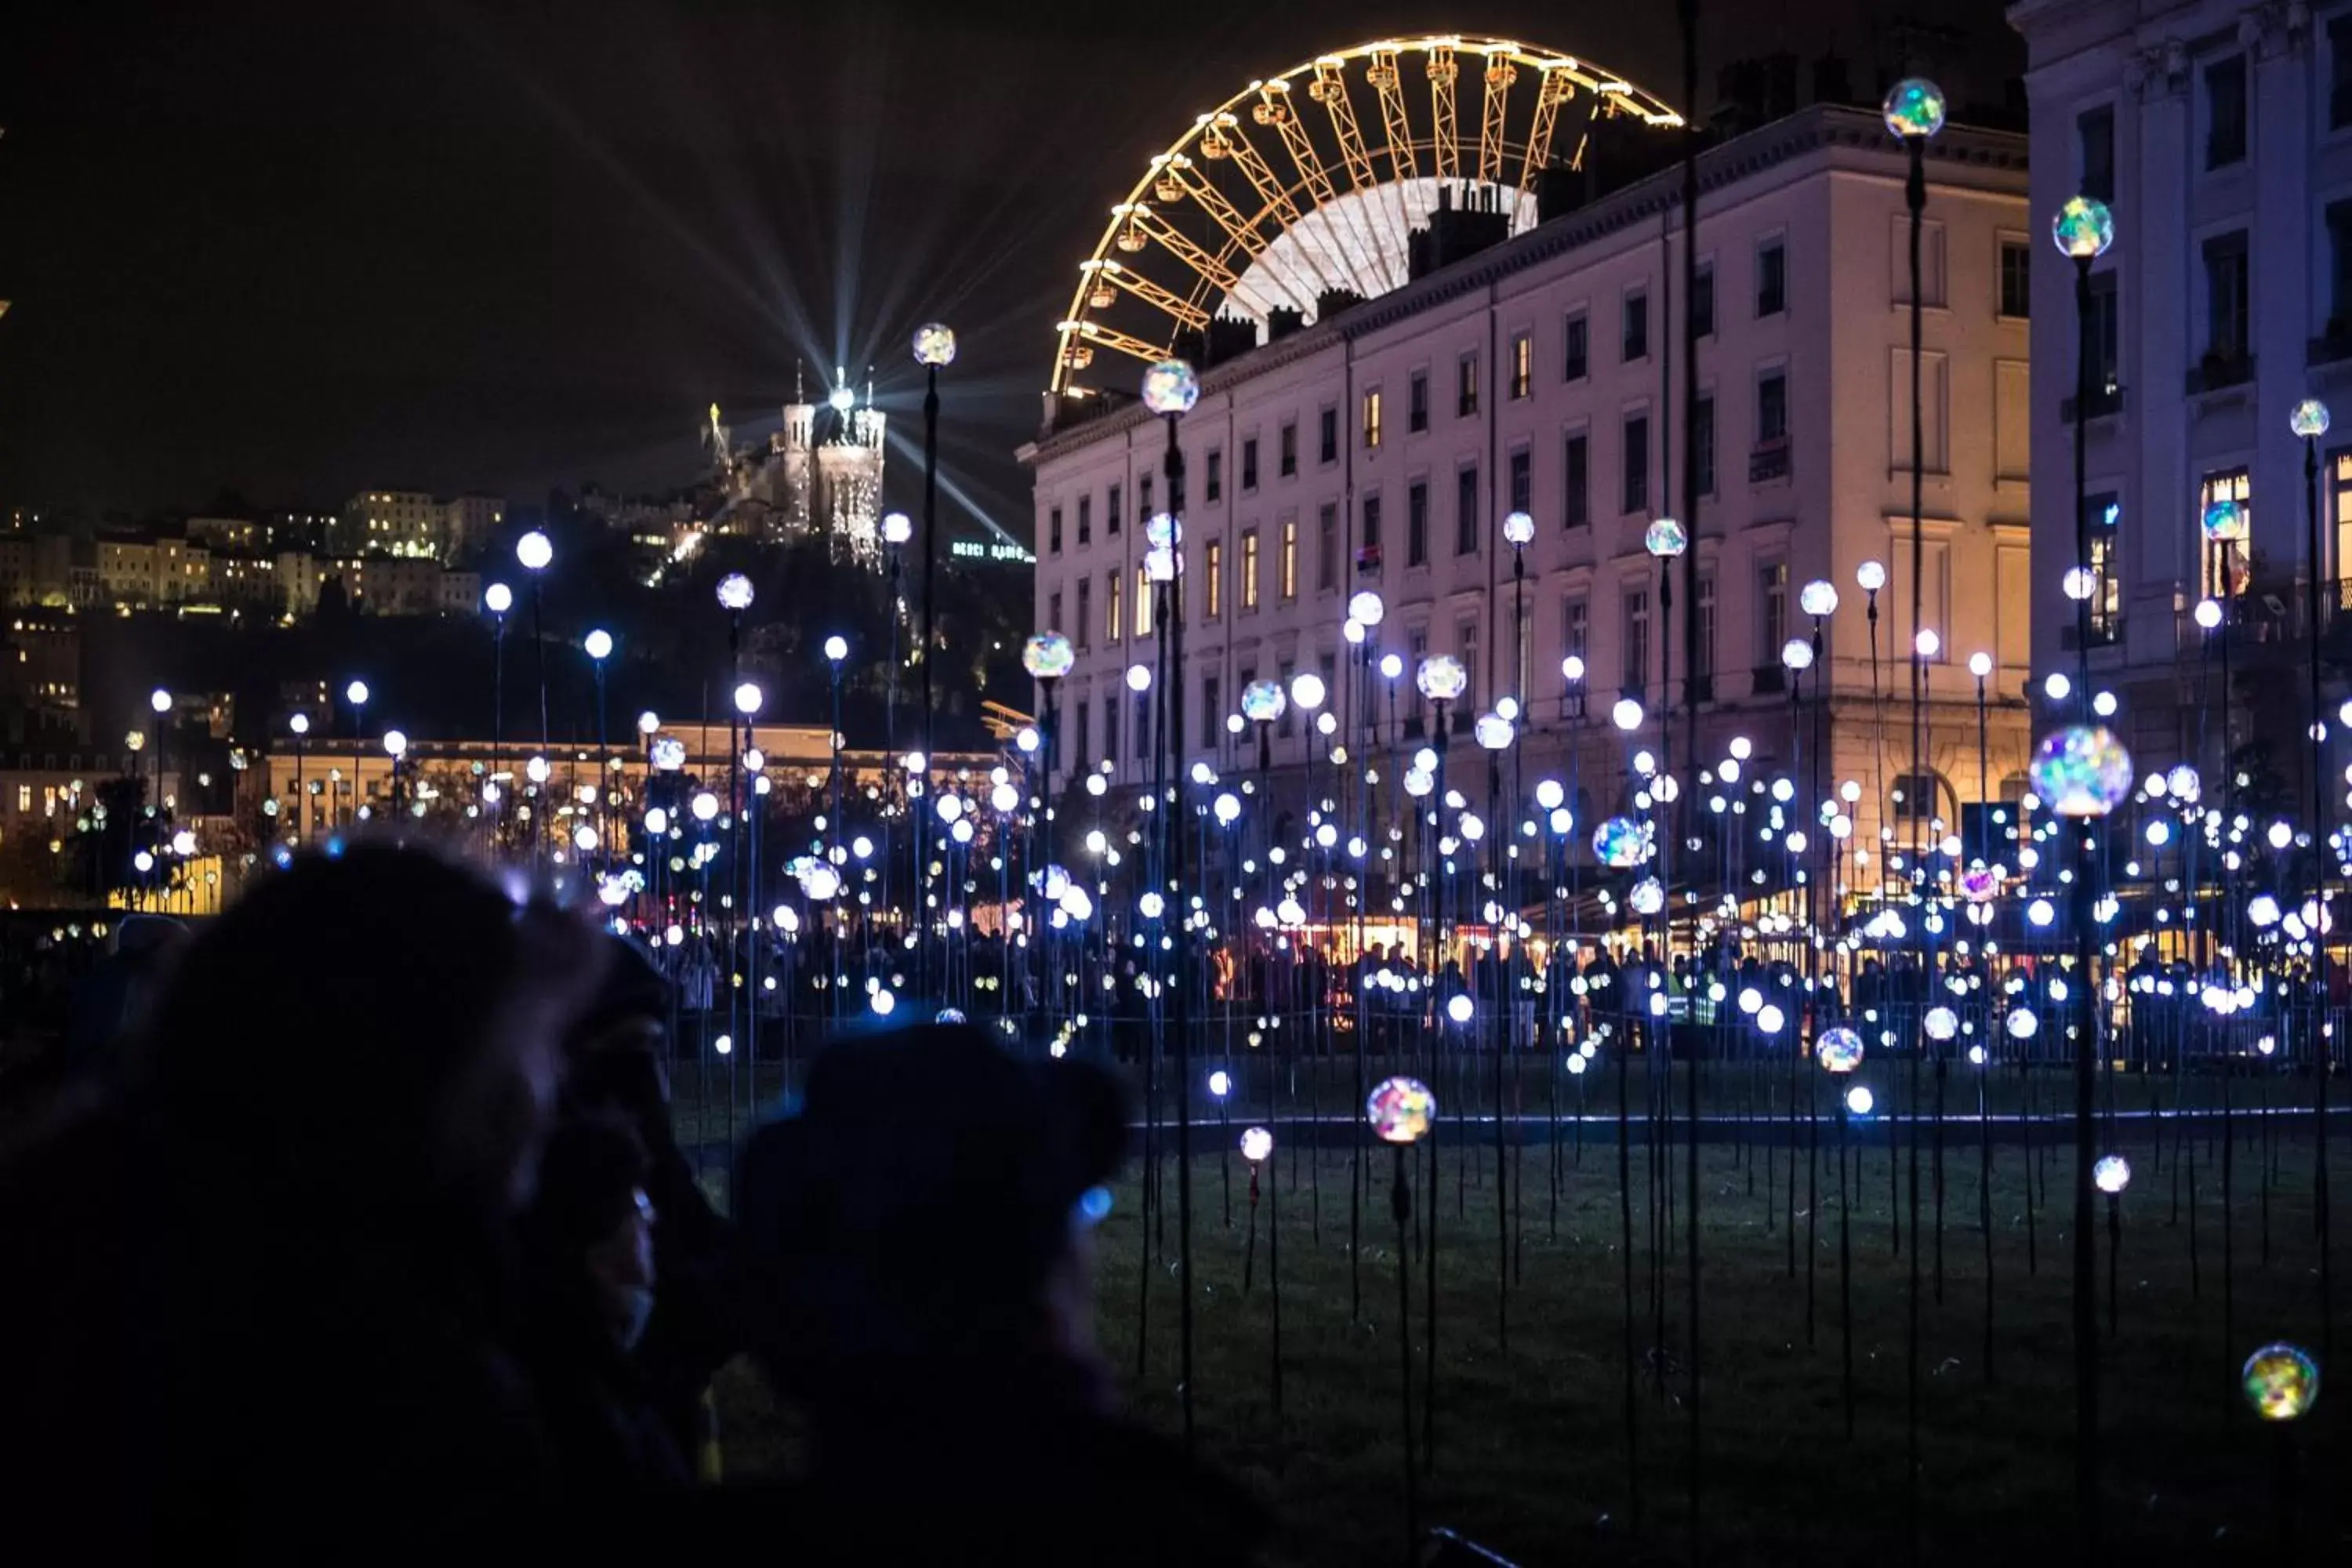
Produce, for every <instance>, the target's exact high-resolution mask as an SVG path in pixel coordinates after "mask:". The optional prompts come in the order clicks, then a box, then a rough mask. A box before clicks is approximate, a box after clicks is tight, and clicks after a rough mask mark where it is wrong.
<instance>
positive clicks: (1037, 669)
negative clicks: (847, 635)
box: [824, 632, 1078, 680]
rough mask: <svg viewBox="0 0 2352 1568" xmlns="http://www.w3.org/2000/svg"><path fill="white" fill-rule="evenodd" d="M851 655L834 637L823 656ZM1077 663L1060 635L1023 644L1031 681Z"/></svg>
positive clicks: (1055, 676) (1067, 641) (1055, 675)
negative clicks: (835, 649)
mask: <svg viewBox="0 0 2352 1568" xmlns="http://www.w3.org/2000/svg"><path fill="white" fill-rule="evenodd" d="M835 644H839V645H840V647H841V652H840V653H839V654H836V653H835V652H834V651H833V650H834V647H835ZM848 652H849V645H848V644H846V643H844V642H842V640H841V639H840V638H839V637H835V638H832V639H831V640H830V641H828V642H827V643H826V644H825V648H824V656H825V657H826V658H831V659H836V660H837V659H839V658H845V657H846V656H847V655H848ZM1077 661H1078V656H1077V650H1076V649H1075V648H1073V647H1071V646H1070V639H1069V638H1068V637H1065V636H1063V635H1062V634H1061V633H1060V632H1039V633H1038V634H1037V635H1036V636H1034V637H1031V638H1030V639H1029V640H1028V642H1027V643H1025V644H1024V645H1023V647H1022V649H1021V668H1024V669H1025V670H1027V671H1028V672H1029V675H1030V677H1031V679H1036V680H1059V679H1061V678H1062V677H1064V676H1066V675H1067V674H1069V673H1070V669H1071V667H1072V666H1074V665H1076V663H1077Z"/></svg>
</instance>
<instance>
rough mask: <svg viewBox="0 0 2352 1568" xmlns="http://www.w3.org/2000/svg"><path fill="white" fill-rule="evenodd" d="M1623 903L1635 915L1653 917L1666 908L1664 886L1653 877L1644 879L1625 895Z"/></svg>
mask: <svg viewBox="0 0 2352 1568" xmlns="http://www.w3.org/2000/svg"><path fill="white" fill-rule="evenodd" d="M1625 902H1626V904H1627V905H1628V906H1629V907H1630V908H1631V909H1632V910H1633V912H1634V913H1635V914H1637V915H1654V914H1656V913H1658V912H1659V911H1660V910H1664V908H1665V907H1666V888H1665V884H1664V883H1663V882H1661V881H1659V880H1658V879H1656V878H1655V877H1644V878H1643V879H1641V880H1640V881H1638V882H1636V883H1634V884H1633V889H1632V890H1631V891H1629V892H1627V893H1626V895H1625Z"/></svg>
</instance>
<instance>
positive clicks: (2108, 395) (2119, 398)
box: [2058, 382, 2124, 425]
mask: <svg viewBox="0 0 2352 1568" xmlns="http://www.w3.org/2000/svg"><path fill="white" fill-rule="evenodd" d="M2123 406H2124V389H2123V388H2122V387H2121V386H2120V385H2118V384H2116V383H2114V382H2109V383H2108V384H2106V385H2105V386H2095V387H2093V388H2092V389H2091V401H2090V404H2089V405H2087V406H2086V407H2085V408H2084V410H2083V417H2084V418H2085V419H2104V418H2105V417H2106V416H2108V415H2110V414H2119V413H2121V412H2122V411H2123ZM2058 417H2059V418H2061V419H2063V420H2064V421H2066V423H2068V424H2070V425H2071V424H2073V423H2074V395H2073V394H2071V393H2070V394H2068V395H2066V396H2064V397H2063V398H2061V399H2059V401H2058Z"/></svg>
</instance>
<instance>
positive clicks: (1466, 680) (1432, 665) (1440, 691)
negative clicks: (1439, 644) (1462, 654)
mask: <svg viewBox="0 0 2352 1568" xmlns="http://www.w3.org/2000/svg"><path fill="white" fill-rule="evenodd" d="M1412 683H1413V685H1414V686H1416V687H1418V688H1419V689H1420V690H1421V694H1422V695H1423V697H1426V698H1428V699H1429V700H1431V701H1432V702H1451V701H1453V700H1454V699H1455V698H1457V697H1459V696H1461V695H1462V694H1463V692H1465V691H1466V690H1468V689H1470V672H1469V671H1468V670H1466V669H1465V668H1462V661H1461V660H1460V659H1458V658H1454V656H1453V655H1452V654H1450V653H1441V654H1433V655H1432V656H1431V657H1430V658H1424V659H1423V660H1422V661H1421V668H1419V669H1417V670H1414V671H1413V674H1412Z"/></svg>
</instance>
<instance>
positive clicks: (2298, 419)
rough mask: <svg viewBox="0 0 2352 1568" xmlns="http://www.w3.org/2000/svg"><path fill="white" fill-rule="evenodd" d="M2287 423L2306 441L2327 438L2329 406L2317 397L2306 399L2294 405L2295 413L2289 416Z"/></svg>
mask: <svg viewBox="0 0 2352 1568" xmlns="http://www.w3.org/2000/svg"><path fill="white" fill-rule="evenodd" d="M2286 423H2287V427H2288V428H2289V429H2291V430H2293V431H2294V433H2295V434H2296V435H2298V436H2300V437H2303V438H2304V439H2305V440H2306V441H2309V440H2312V439H2314V438H2315V437H2320V436H2325V435H2326V434H2327V425H2328V419H2327V405H2326V404H2325V403H2322V402H2320V401H2319V399H2317V398H2316V397H2306V398H2305V399H2304V400H2303V401H2302V402H2301V403H2298V404H2296V405H2294V413H2292V414H2290V415H2288V416H2287V419H2286Z"/></svg>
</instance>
